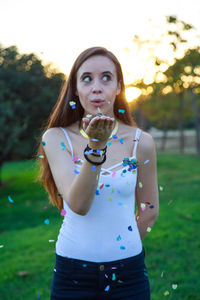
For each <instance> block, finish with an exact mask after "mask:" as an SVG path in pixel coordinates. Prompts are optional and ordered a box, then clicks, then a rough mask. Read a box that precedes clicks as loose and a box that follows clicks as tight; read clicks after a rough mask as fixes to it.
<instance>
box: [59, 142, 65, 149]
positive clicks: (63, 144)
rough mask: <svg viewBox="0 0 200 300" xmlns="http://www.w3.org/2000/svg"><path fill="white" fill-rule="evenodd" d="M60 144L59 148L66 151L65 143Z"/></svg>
mask: <svg viewBox="0 0 200 300" xmlns="http://www.w3.org/2000/svg"><path fill="white" fill-rule="evenodd" d="M60 144H61V146H63V148H62V150H66V145H65V143H64V142H61V143H60Z"/></svg>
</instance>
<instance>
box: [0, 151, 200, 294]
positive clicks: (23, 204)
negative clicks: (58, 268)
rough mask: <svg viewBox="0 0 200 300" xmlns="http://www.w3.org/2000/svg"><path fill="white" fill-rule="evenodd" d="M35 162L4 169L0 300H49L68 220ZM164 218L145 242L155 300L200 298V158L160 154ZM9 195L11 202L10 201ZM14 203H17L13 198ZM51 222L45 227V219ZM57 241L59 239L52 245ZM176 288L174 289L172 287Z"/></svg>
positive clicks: (0, 195) (161, 215)
mask: <svg viewBox="0 0 200 300" xmlns="http://www.w3.org/2000/svg"><path fill="white" fill-rule="evenodd" d="M37 172H38V169H37V165H36V163H35V162H34V160H30V161H20V162H8V163H6V164H5V165H4V166H3V170H2V178H3V182H4V184H3V187H2V188H1V190H0V200H1V201H0V220H1V222H0V233H1V236H0V258H1V268H0V299H3V300H14V299H16V300H24V299H26V300H31V299H42V300H49V297H50V287H51V280H52V276H53V268H54V261H55V242H56V239H57V235H58V233H59V228H60V226H61V224H62V220H63V217H62V216H61V215H60V212H59V211H58V210H57V208H56V207H53V206H51V205H50V204H49V202H48V197H47V194H46V192H45V191H44V189H43V187H42V186H40V185H39V184H38V183H35V182H34V177H35V176H36V174H37ZM158 184H159V194H160V212H159V217H158V219H157V221H156V223H155V225H154V227H153V228H152V230H151V232H150V233H148V235H147V236H146V237H145V239H144V240H143V245H144V247H145V251H146V258H145V262H146V266H147V268H148V272H149V280H150V285H151V293H152V298H151V299H152V300H162V299H170V300H171V299H173V300H174V299H176V300H178V299H180V300H198V299H200V276H199V270H200V262H199V251H200V239H199V223H200V214H199V209H200V159H199V158H198V157H196V156H195V155H178V154H177V155H167V154H158ZM8 196H10V197H11V198H10V201H9V199H8ZM11 199H12V200H13V201H14V202H13V203H11V202H12V200H11ZM47 219H48V220H49V224H45V220H47ZM52 240H54V241H52ZM172 285H173V287H174V288H173V287H172Z"/></svg>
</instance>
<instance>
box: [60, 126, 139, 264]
mask: <svg viewBox="0 0 200 300" xmlns="http://www.w3.org/2000/svg"><path fill="white" fill-rule="evenodd" d="M61 129H62V130H63V131H64V133H65V136H66V138H67V141H68V144H69V146H70V149H71V153H72V157H73V147H72V143H71V140H70V138H69V135H68V133H67V130H66V129H64V128H62V127H61ZM140 134H141V130H140V129H139V128H137V131H136V135H135V138H134V140H135V144H134V149H133V156H132V157H131V158H135V159H136V148H137V144H138V140H139V137H140ZM131 158H130V159H131ZM120 165H121V166H122V167H121V168H120V169H119V170H117V171H113V170H114V169H115V168H117V167H119V166H120ZM75 168H76V169H77V170H78V171H79V170H80V168H81V165H80V164H76V163H75ZM125 170H126V172H125ZM123 171H124V172H123ZM105 172H107V173H109V174H108V175H103V173H104V174H105ZM76 176H78V175H76ZM136 181H137V169H136V171H135V173H132V172H130V171H128V166H126V167H124V166H123V162H120V163H118V164H115V165H113V166H112V167H110V168H108V169H104V168H101V173H100V176H99V184H98V187H97V190H96V194H95V195H94V199H93V202H92V205H91V207H90V210H89V212H88V213H87V214H86V215H84V216H81V215H78V214H76V213H75V212H73V211H72V210H71V209H70V207H69V206H68V205H67V204H66V202H65V201H64V200H63V207H64V209H65V210H66V214H65V216H64V219H63V223H62V226H61V228H60V232H59V235H58V239H57V242H56V253H57V254H58V255H60V256H63V257H69V258H75V259H81V260H87V261H92V262H109V261H113V260H118V259H124V258H128V257H131V256H135V255H137V254H139V253H141V251H142V241H141V238H140V234H139V230H138V227H137V223H136V218H135V186H136Z"/></svg>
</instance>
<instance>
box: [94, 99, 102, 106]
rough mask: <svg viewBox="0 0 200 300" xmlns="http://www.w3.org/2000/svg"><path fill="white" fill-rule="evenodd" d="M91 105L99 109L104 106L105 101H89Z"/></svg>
mask: <svg viewBox="0 0 200 300" xmlns="http://www.w3.org/2000/svg"><path fill="white" fill-rule="evenodd" d="M91 104H92V105H94V106H95V107H97V106H98V107H99V106H100V107H101V106H103V105H104V104H105V100H103V99H94V100H91Z"/></svg>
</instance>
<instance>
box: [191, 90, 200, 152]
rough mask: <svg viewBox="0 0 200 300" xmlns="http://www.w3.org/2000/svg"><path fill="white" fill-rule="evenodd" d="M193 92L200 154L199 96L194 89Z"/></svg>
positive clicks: (197, 148)
mask: <svg viewBox="0 0 200 300" xmlns="http://www.w3.org/2000/svg"><path fill="white" fill-rule="evenodd" d="M191 94H192V104H193V110H194V124H195V129H196V150H197V155H199V156H200V118H199V107H198V98H197V94H196V93H195V91H194V90H192V91H191Z"/></svg>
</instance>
